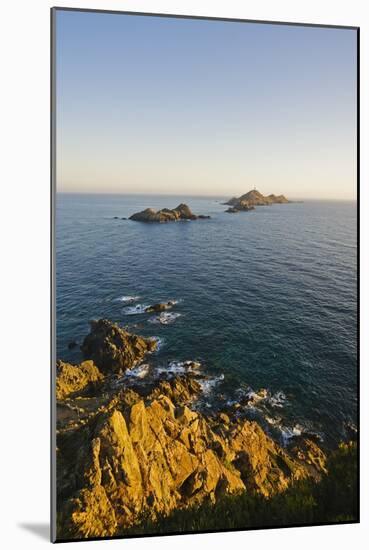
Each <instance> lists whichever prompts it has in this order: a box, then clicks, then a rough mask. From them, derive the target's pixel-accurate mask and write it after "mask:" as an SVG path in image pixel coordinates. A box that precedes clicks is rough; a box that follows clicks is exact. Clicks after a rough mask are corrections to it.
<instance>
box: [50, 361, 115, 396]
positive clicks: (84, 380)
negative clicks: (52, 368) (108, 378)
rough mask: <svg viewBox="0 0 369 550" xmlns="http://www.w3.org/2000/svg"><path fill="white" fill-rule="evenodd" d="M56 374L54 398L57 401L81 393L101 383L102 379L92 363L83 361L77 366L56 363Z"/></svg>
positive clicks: (60, 362)
mask: <svg viewBox="0 0 369 550" xmlns="http://www.w3.org/2000/svg"><path fill="white" fill-rule="evenodd" d="M56 372H57V377H56V398H57V399H58V400H61V399H65V398H66V397H68V396H70V395H73V394H74V393H76V392H81V391H82V390H85V389H87V388H88V387H90V386H91V385H95V384H96V383H98V382H101V381H102V380H103V378H104V376H103V375H102V374H101V372H100V371H99V369H98V368H97V367H96V365H94V363H93V361H83V363H80V364H79V365H71V364H70V363H64V362H63V361H58V362H57V364H56Z"/></svg>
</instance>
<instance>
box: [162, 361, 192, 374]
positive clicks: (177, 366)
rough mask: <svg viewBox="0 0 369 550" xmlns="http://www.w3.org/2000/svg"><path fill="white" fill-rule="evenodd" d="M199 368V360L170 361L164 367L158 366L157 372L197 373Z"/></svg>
mask: <svg viewBox="0 0 369 550" xmlns="http://www.w3.org/2000/svg"><path fill="white" fill-rule="evenodd" d="M200 368H201V363H200V362H199V361H190V360H188V361H170V362H169V363H168V365H167V366H165V367H158V368H157V373H158V374H159V375H160V374H173V375H177V374H186V373H197V372H198V371H199V369H200Z"/></svg>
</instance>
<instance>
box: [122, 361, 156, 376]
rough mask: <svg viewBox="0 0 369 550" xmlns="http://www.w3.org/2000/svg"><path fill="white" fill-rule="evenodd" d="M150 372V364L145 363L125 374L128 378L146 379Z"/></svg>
mask: <svg viewBox="0 0 369 550" xmlns="http://www.w3.org/2000/svg"><path fill="white" fill-rule="evenodd" d="M149 371H150V365H149V364H148V363H143V364H142V365H138V366H137V367H134V368H133V369H131V370H127V371H126V373H125V376H126V377H128V378H140V379H142V378H145V377H146V376H147V375H148V374H149Z"/></svg>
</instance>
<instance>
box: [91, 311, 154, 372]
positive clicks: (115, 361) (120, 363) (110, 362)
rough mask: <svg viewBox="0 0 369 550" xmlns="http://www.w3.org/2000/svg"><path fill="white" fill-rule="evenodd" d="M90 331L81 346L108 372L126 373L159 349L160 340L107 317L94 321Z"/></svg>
mask: <svg viewBox="0 0 369 550" xmlns="http://www.w3.org/2000/svg"><path fill="white" fill-rule="evenodd" d="M90 325H91V331H90V334H88V335H87V336H86V338H85V339H84V341H83V344H82V346H81V349H82V352H83V354H84V357H85V358H86V359H92V360H93V361H94V362H95V364H96V365H97V366H98V367H99V369H100V370H101V371H102V372H104V373H117V374H119V373H122V372H124V371H126V370H127V369H130V368H132V367H134V366H135V365H137V364H138V363H139V362H141V361H142V360H143V358H144V357H145V355H146V354H147V353H150V352H153V351H155V349H156V348H157V342H156V341H155V340H153V339H150V338H144V337H142V336H138V335H136V334H132V333H130V332H127V331H126V330H124V329H122V328H120V327H119V326H118V325H117V324H115V323H112V322H111V321H108V320H106V319H100V320H98V321H91V322H90Z"/></svg>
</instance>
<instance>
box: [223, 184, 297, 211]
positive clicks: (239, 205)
mask: <svg viewBox="0 0 369 550" xmlns="http://www.w3.org/2000/svg"><path fill="white" fill-rule="evenodd" d="M289 202H290V201H289V200H288V199H286V197H285V196H284V195H278V196H277V195H273V194H272V195H267V196H264V195H262V194H261V193H260V192H259V191H257V190H256V189H253V190H252V191H249V192H248V193H245V194H244V195H241V196H240V197H233V198H232V199H230V200H229V201H227V202H226V203H224V204H226V205H229V206H230V207H231V208H228V210H226V212H229V213H235V212H239V211H248V210H253V209H254V207H255V206H268V205H271V204H287V203H289Z"/></svg>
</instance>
